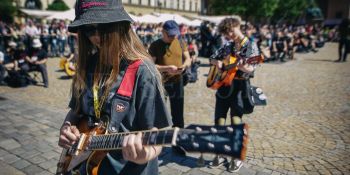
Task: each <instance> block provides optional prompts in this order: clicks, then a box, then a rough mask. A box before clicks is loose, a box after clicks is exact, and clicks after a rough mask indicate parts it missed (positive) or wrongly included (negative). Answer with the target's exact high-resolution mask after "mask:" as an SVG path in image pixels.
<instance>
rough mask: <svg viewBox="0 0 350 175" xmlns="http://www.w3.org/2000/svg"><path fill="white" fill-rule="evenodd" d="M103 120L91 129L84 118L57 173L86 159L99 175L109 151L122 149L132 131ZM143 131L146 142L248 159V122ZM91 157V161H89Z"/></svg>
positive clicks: (90, 171)
mask: <svg viewBox="0 0 350 175" xmlns="http://www.w3.org/2000/svg"><path fill="white" fill-rule="evenodd" d="M104 126H105V125H104V124H102V123H100V124H98V125H96V127H94V128H92V129H89V127H88V125H87V122H81V124H80V125H79V126H78V129H79V130H80V132H81V137H80V139H79V141H78V142H77V143H76V144H75V145H73V146H72V147H71V148H70V149H63V151H62V153H61V156H60V159H59V162H58V164H57V171H56V175H65V174H68V173H69V172H72V171H74V170H75V169H77V168H79V167H80V165H81V164H82V163H83V162H84V163H86V172H87V174H88V175H97V172H98V167H99V164H100V162H101V161H102V160H103V158H104V157H105V156H106V155H107V153H108V151H111V150H117V149H121V144H122V141H123V138H124V137H125V136H126V135H128V134H131V133H136V132H129V133H113V134H112V133H107V131H106V127H104ZM141 132H142V142H143V145H177V146H180V147H181V148H183V149H184V150H185V151H188V152H200V153H213V154H219V155H227V156H231V157H234V158H238V159H241V160H244V159H245V156H246V151H247V142H248V133H247V132H248V126H247V125H246V124H240V125H234V126H203V125H191V126H189V127H187V128H185V129H179V128H172V129H160V130H157V131H154V130H152V131H151V130H147V131H141ZM86 160H87V161H86Z"/></svg>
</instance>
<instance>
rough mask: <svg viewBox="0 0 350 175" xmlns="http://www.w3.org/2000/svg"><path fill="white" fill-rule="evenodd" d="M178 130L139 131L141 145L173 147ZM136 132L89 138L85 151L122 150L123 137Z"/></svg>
mask: <svg viewBox="0 0 350 175" xmlns="http://www.w3.org/2000/svg"><path fill="white" fill-rule="evenodd" d="M178 130H179V129H178V128H175V129H165V130H157V131H151V130H148V131H141V132H142V144H143V145H171V144H172V145H175V141H176V135H177V132H178ZM129 134H136V132H129V133H116V134H106V135H97V136H91V137H90V142H89V144H88V146H87V150H116V149H121V148H122V143H123V140H124V137H125V136H127V135H129Z"/></svg>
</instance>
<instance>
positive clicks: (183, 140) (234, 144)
mask: <svg viewBox="0 0 350 175" xmlns="http://www.w3.org/2000/svg"><path fill="white" fill-rule="evenodd" d="M247 143H248V126H247V125H246V124H240V125H233V126H204V125H190V126H189V127H187V128H185V129H181V130H180V131H179V132H178V134H177V138H176V145H178V146H180V147H182V148H183V149H184V150H185V151H187V152H200V153H213V154H219V155H227V156H232V157H235V158H238V159H241V160H244V159H245V156H246V151H247Z"/></svg>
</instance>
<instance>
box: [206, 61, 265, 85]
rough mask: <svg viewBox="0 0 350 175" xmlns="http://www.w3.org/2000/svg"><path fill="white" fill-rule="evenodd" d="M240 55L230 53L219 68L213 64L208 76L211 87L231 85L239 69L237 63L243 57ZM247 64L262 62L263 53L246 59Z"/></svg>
mask: <svg viewBox="0 0 350 175" xmlns="http://www.w3.org/2000/svg"><path fill="white" fill-rule="evenodd" d="M237 57H238V55H234V56H233V55H232V54H231V55H230V58H229V59H224V60H222V62H223V66H222V68H221V69H219V68H218V67H217V66H216V65H211V66H210V70H209V73H208V78H207V87H208V88H211V89H219V88H220V87H221V86H229V85H231V83H232V80H233V78H234V77H235V75H236V72H237V70H238V68H237V64H238V62H239V61H240V60H241V59H242V58H237ZM244 60H245V63H247V64H259V63H262V62H263V60H264V57H263V56H262V55H257V56H253V57H250V58H247V59H244Z"/></svg>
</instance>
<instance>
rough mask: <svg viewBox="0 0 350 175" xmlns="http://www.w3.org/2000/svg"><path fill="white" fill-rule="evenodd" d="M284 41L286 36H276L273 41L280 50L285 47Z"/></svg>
mask: <svg viewBox="0 0 350 175" xmlns="http://www.w3.org/2000/svg"><path fill="white" fill-rule="evenodd" d="M284 41H286V38H285V37H276V38H275V39H274V40H273V42H275V43H276V49H277V51H279V52H282V51H283V49H284Z"/></svg>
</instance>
